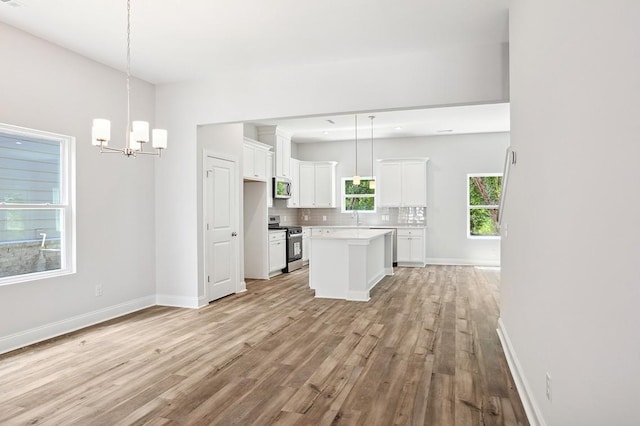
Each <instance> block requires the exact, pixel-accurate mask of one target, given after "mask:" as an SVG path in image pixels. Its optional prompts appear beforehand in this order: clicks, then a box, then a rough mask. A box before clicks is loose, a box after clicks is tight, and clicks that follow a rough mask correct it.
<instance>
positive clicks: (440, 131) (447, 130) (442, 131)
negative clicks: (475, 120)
mask: <svg viewBox="0 0 640 426" xmlns="http://www.w3.org/2000/svg"><path fill="white" fill-rule="evenodd" d="M451 132H453V129H440V130H436V133H451Z"/></svg>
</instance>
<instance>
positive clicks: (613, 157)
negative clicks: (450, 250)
mask: <svg viewBox="0 0 640 426" xmlns="http://www.w3.org/2000/svg"><path fill="white" fill-rule="evenodd" d="M638 22H640V3H638V2H634V1H622V0H614V1H608V2H595V1H593V2H585V1H578V0H574V1H563V2H557V1H552V0H518V1H512V2H511V15H510V40H511V142H512V146H513V148H514V149H515V150H516V151H517V154H518V163H517V165H516V166H515V167H513V169H512V173H511V178H512V180H511V182H510V184H509V185H510V187H509V189H508V195H507V196H508V198H507V206H506V208H505V212H504V213H505V219H506V223H507V224H508V237H507V238H503V242H502V243H503V245H502V272H503V273H502V296H501V298H502V301H501V320H502V323H503V332H505V333H506V337H507V338H508V339H509V340H510V342H511V350H512V356H513V357H514V358H515V359H517V360H518V361H519V365H520V369H519V372H520V374H521V376H522V379H523V380H524V381H526V383H527V385H528V390H529V394H528V396H529V398H530V399H531V402H532V405H533V408H537V410H538V414H539V420H541V421H544V422H546V423H547V424H550V425H605V424H606V425H631V424H634V425H637V424H638V421H639V420H638V419H639V416H638V406H640V393H638V390H637V387H638V381H639V380H640V338H639V337H640V332H639V329H638V326H639V324H640V309H638V303H639V301H640V273H639V272H638V264H639V263H640V243H639V241H640V226H638V218H639V217H640V203H639V202H638V183H639V182H640V167H638V159H639V158H640V143H639V135H640V119H639V117H640V97H639V96H638V94H639V93H640V72H639V70H640V43H638V40H640V25H638ZM547 372H549V373H550V374H551V377H552V391H551V392H552V400H551V401H549V400H547V397H546V394H545V374H546V373H547Z"/></svg>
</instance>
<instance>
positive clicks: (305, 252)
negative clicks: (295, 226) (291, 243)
mask: <svg viewBox="0 0 640 426" xmlns="http://www.w3.org/2000/svg"><path fill="white" fill-rule="evenodd" d="M310 237H311V228H307V227H304V226H303V227H302V263H303V264H307V263H309V256H310V254H311V253H310V250H311V244H310V243H311V240H310V239H309V238H310Z"/></svg>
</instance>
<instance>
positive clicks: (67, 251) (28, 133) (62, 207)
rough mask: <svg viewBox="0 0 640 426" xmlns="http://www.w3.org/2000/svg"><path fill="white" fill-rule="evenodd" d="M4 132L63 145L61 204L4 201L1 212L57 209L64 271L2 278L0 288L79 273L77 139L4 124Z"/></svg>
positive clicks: (61, 267) (0, 204)
mask: <svg viewBox="0 0 640 426" xmlns="http://www.w3.org/2000/svg"><path fill="white" fill-rule="evenodd" d="M0 133H5V134H11V135H15V136H22V137H25V138H40V139H48V140H50V141H55V142H58V143H59V144H60V197H59V201H58V203H40V204H26V203H7V202H0V210H9V211H11V210H55V211H59V212H60V215H61V219H60V222H59V224H60V227H61V229H60V240H61V244H60V245H61V247H60V269H54V270H49V271H41V272H30V273H26V274H21V275H12V276H8V277H2V278H0V286H5V285H10V284H17V283H21V282H29V281H35V280H41V279H46V278H53V277H59V276H63V275H69V274H74V273H76V196H75V195H76V194H75V189H76V174H75V171H76V161H75V147H76V140H75V137H73V136H67V135H62V134H58V133H52V132H47V131H43V130H36V129H29V128H25V127H19V126H14V125H10V124H5V123H0Z"/></svg>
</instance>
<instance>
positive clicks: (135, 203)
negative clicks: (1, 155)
mask: <svg viewBox="0 0 640 426" xmlns="http://www.w3.org/2000/svg"><path fill="white" fill-rule="evenodd" d="M0 57H1V58H2V66H0V93H1V94H2V95H1V100H0V122H3V123H8V124H13V125H17V126H23V127H28V128H33V129H38V130H45V131H50V132H54V133H61V134H66V135H70V136H74V137H75V138H76V165H77V185H76V189H77V192H76V199H77V273H76V274H73V275H68V276H64V277H59V278H51V279H43V280H38V281H32V282H26V283H19V284H13V285H6V286H2V287H0V353H1V352H4V351H7V350H10V349H12V348H15V347H17V346H21V345H24V344H27V343H31V342H33V341H36V340H41V339H44V338H47V337H51V336H53V335H55V334H59V333H62V332H66V331H69V330H71V329H73V328H78V327H82V326H85V325H88V324H90V323H93V322H97V321H100V320H103V319H106V318H109V317H111V316H114V315H118V314H121V313H123V312H129V311H131V310H135V309H139V308H140V307H143V306H149V305H153V304H154V303H155V253H154V246H155V239H154V223H155V220H154V209H153V207H154V188H155V187H154V182H153V174H154V163H155V161H157V160H155V159H151V158H139V159H127V158H124V157H123V156H120V155H110V156H109V155H100V154H99V153H98V151H97V150H96V148H95V147H93V146H91V143H90V137H91V120H92V119H93V118H98V117H102V118H109V119H111V120H112V133H111V134H112V137H113V140H112V143H113V144H114V145H118V144H120V146H122V145H123V142H124V141H123V138H124V134H125V126H126V91H125V76H124V74H123V73H120V72H118V71H115V70H113V69H110V68H107V67H105V66H103V65H100V64H98V63H96V62H93V61H90V60H88V59H86V58H83V57H81V56H78V55H76V54H73V53H71V52H69V51H67V50H64V49H62V48H60V47H58V46H56V45H53V44H50V43H48V42H45V41H43V40H41V39H38V38H35V37H33V36H30V35H28V34H26V33H24V32H21V31H18V30H16V29H14V28H12V27H9V26H7V25H5V24H2V23H0ZM132 92H133V93H132V95H133V99H132V118H133V119H144V120H148V121H150V122H151V123H152V124H153V120H154V88H153V86H151V85H150V84H148V83H144V82H141V81H138V80H134V81H133V82H132ZM120 136H122V138H121V137H120ZM96 284H101V285H102V287H103V296H101V297H95V296H94V294H95V293H94V291H95V285H96Z"/></svg>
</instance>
